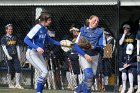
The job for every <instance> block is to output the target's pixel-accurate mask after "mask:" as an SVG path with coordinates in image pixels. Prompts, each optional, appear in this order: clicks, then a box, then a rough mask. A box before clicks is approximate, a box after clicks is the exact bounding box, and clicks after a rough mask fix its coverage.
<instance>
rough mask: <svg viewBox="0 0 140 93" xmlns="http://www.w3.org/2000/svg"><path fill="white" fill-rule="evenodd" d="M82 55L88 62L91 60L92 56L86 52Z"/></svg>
mask: <svg viewBox="0 0 140 93" xmlns="http://www.w3.org/2000/svg"><path fill="white" fill-rule="evenodd" d="M84 57H85V59H86V60H87V61H88V62H93V59H92V57H91V56H89V55H88V54H85V55H84Z"/></svg>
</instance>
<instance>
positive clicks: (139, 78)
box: [137, 75, 140, 90]
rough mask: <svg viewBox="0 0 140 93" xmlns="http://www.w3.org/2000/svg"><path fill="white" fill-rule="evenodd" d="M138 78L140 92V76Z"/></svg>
mask: <svg viewBox="0 0 140 93" xmlns="http://www.w3.org/2000/svg"><path fill="white" fill-rule="evenodd" d="M137 78H138V89H139V90H140V75H138V76H137Z"/></svg>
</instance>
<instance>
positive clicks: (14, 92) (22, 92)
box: [0, 89, 113, 93]
mask: <svg viewBox="0 0 140 93" xmlns="http://www.w3.org/2000/svg"><path fill="white" fill-rule="evenodd" d="M0 93H36V92H35V90H34V89H0ZM43 93H73V91H69V90H44V92H43ZM92 93H113V92H92Z"/></svg>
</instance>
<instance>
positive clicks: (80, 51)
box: [74, 43, 86, 56]
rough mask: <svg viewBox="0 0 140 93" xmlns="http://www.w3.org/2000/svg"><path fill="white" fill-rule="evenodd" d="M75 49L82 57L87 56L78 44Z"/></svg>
mask: <svg viewBox="0 0 140 93" xmlns="http://www.w3.org/2000/svg"><path fill="white" fill-rule="evenodd" d="M74 48H75V50H76V51H77V52H78V53H80V54H81V55H83V56H84V55H85V54H86V53H85V52H84V51H83V50H82V49H81V48H80V47H79V45H78V44H76V43H75V44H74Z"/></svg>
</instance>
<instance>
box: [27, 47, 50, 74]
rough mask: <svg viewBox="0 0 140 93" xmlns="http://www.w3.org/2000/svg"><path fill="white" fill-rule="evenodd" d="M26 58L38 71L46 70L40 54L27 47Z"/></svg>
mask: <svg viewBox="0 0 140 93" xmlns="http://www.w3.org/2000/svg"><path fill="white" fill-rule="evenodd" d="M26 58H27V60H28V61H29V63H31V64H32V65H33V66H34V67H35V68H36V69H38V70H39V71H41V72H42V71H46V70H47V67H46V65H45V63H43V62H42V60H41V59H40V55H39V54H38V53H37V52H35V51H33V50H30V49H28V50H27V52H26Z"/></svg>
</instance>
